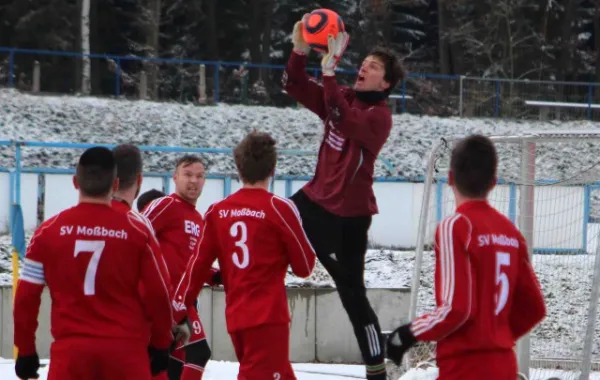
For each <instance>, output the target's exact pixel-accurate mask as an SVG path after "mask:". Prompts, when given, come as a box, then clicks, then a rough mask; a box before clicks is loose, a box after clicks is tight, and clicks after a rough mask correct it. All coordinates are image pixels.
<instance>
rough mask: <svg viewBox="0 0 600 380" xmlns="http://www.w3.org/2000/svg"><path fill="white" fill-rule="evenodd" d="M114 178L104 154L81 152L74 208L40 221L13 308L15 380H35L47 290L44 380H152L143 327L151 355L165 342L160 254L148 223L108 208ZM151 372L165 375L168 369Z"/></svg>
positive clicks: (167, 312) (167, 321) (168, 339)
mask: <svg viewBox="0 0 600 380" xmlns="http://www.w3.org/2000/svg"><path fill="white" fill-rule="evenodd" d="M116 175H117V168H116V163H115V159H114V156H113V153H112V152H111V151H110V150H109V149H106V148H103V147H94V148H90V149H88V150H86V151H85V152H84V153H83V154H82V155H81V157H80V159H79V163H78V165H77V169H76V174H75V176H74V178H73V183H74V185H75V188H76V189H77V190H78V191H79V202H78V204H77V205H76V206H74V207H71V208H68V209H67V210H65V211H62V212H60V213H59V214H57V215H56V216H54V217H52V218H50V219H48V220H46V221H45V222H44V223H42V224H41V225H40V227H39V228H38V229H37V230H36V231H35V234H34V235H33V237H32V239H31V242H30V244H29V247H28V249H27V253H26V255H25V259H24V262H23V272H22V275H21V278H20V279H19V283H18V285H17V292H16V295H15V301H14V310H13V320H14V341H15V346H17V348H18V356H17V360H16V364H15V372H16V374H17V376H18V377H19V378H20V379H34V378H38V374H37V371H38V369H39V358H38V355H37V353H36V345H35V332H36V329H37V326H38V322H37V321H38V314H39V309H40V304H41V296H42V292H43V290H44V287H45V286H47V287H48V290H49V291H50V296H51V299H52V304H51V332H52V337H53V338H54V342H53V343H52V347H51V349H50V356H51V357H52V361H51V363H50V370H49V373H48V379H49V380H77V379H92V378H93V379H101V380H109V379H110V380H129V379H139V380H150V378H151V371H150V368H151V367H150V361H149V358H148V353H147V350H148V343H149V342H148V338H149V337H148V325H149V324H150V329H151V338H150V348H151V349H155V350H166V349H168V348H169V346H170V345H171V343H172V341H173V335H172V333H171V328H172V327H173V319H172V313H171V307H170V304H171V295H172V294H171V292H170V286H169V280H168V279H167V278H165V277H164V276H163V274H164V275H166V274H167V273H166V270H164V271H162V270H161V267H160V265H159V264H160V260H161V259H160V254H161V253H160V247H159V245H158V242H157V241H156V239H155V238H154V237H153V234H152V231H151V228H150V227H149V225H148V224H147V221H145V220H143V218H141V217H140V216H139V215H138V214H136V213H130V212H123V211H121V210H117V209H115V208H113V207H111V195H112V193H113V191H115V190H116V189H117V188H118V183H119V181H118V179H117V178H116ZM140 284H141V285H142V288H143V289H144V290H145V292H144V295H140V292H139V289H140V288H139V286H140ZM155 369H156V370H157V371H165V370H166V361H165V362H164V366H163V367H162V368H155Z"/></svg>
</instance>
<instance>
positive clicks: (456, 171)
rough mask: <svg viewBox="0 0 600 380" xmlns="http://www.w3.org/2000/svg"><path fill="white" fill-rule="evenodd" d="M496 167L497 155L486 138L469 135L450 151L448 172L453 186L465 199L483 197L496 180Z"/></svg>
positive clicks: (491, 143) (490, 141)
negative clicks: (450, 173)
mask: <svg viewBox="0 0 600 380" xmlns="http://www.w3.org/2000/svg"><path fill="white" fill-rule="evenodd" d="M497 166H498V154H497V152H496V148H495V147H494V143H493V142H492V140H490V139H489V138H488V137H485V136H482V135H471V136H468V137H465V138H464V139H462V140H460V141H459V142H458V143H456V145H455V146H454V148H453V149H452V155H451V157H450V170H451V171H452V174H453V176H454V185H455V186H456V188H457V190H458V191H459V192H460V193H461V194H462V195H464V196H466V197H470V198H482V197H485V196H486V195H487V193H488V192H489V190H490V188H491V187H492V185H493V184H494V181H495V180H496V171H497Z"/></svg>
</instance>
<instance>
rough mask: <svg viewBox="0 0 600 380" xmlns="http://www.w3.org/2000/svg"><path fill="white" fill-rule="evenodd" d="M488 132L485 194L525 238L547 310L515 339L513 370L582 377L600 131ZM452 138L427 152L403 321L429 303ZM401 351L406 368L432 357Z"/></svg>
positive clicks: (589, 362)
mask: <svg viewBox="0 0 600 380" xmlns="http://www.w3.org/2000/svg"><path fill="white" fill-rule="evenodd" d="M491 138H492V140H494V142H495V144H496V149H497V151H498V158H499V168H498V179H499V182H498V185H497V186H496V188H495V189H494V190H493V191H492V192H491V194H490V197H489V200H490V203H491V204H492V205H493V206H494V207H495V208H497V209H498V210H499V211H500V212H502V213H503V214H504V215H506V216H507V217H508V218H509V219H510V220H511V221H513V222H514V223H515V224H516V225H517V226H518V227H519V229H520V230H521V232H522V234H523V235H524V237H525V238H526V240H527V242H528V246H529V249H530V255H531V257H532V263H533V267H534V269H535V271H536V273H537V275H538V277H539V279H540V283H541V286H542V290H543V293H544V296H545V300H546V305H547V311H548V315H547V317H546V318H545V319H544V321H543V322H542V323H541V325H539V326H538V327H537V328H535V329H534V330H533V331H532V332H531V334H530V335H529V336H528V337H526V338H524V339H522V340H521V341H520V342H519V343H518V345H517V348H516V350H517V355H518V360H519V368H520V371H521V372H523V373H524V374H525V375H527V376H528V377H529V379H530V380H531V379H540V380H541V379H544V380H545V379H549V378H552V377H553V376H555V377H558V378H561V379H584V378H585V379H588V378H589V376H588V373H589V372H590V371H592V372H594V371H600V363H599V362H598V360H600V324H599V323H598V320H599V319H600V318H599V317H598V315H597V313H596V305H597V300H598V288H599V287H600V281H599V280H600V278H599V277H600V275H599V274H600V273H599V272H600V259H599V256H600V255H597V254H596V249H597V246H598V243H597V241H598V240H597V237H598V232H599V231H600V229H599V228H598V226H600V224H596V222H595V221H597V220H600V191H598V192H596V191H595V189H596V186H597V184H598V183H599V181H600V132H594V131H593V130H588V131H554V132H548V131H544V132H531V133H527V134H524V135H522V136H492V137H491ZM455 141H457V140H456V139H453V138H450V139H441V141H440V142H439V143H438V144H437V145H436V146H435V147H434V149H433V150H432V152H431V154H430V157H429V161H428V167H427V176H426V179H425V184H424V190H423V201H422V208H421V217H420V220H419V234H418V238H417V247H416V259H415V267H414V275H413V284H412V289H413V291H412V292H411V307H410V318H414V316H415V315H420V314H421V313H424V312H426V311H430V310H432V309H433V308H434V306H435V298H434V289H433V286H434V268H435V267H434V262H435V255H434V252H433V238H434V233H435V228H436V225H437V224H438V223H439V222H440V221H441V220H442V219H443V218H445V217H447V216H449V215H452V214H453V213H454V211H455V203H454V197H453V194H452V190H451V188H450V187H449V186H448V184H447V172H448V166H449V161H450V153H451V149H452V147H453V145H454V143H455ZM519 312H522V313H527V310H522V311H519ZM590 315H591V316H592V317H590ZM409 355H410V356H409V358H408V360H407V362H406V364H407V365H408V366H409V367H411V368H412V367H415V366H416V365H417V364H418V363H420V362H435V345H434V344H419V345H418V346H417V347H415V349H413V350H411V352H410V354H409ZM599 375H600V373H599Z"/></svg>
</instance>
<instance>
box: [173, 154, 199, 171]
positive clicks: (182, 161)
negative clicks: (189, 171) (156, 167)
mask: <svg viewBox="0 0 600 380" xmlns="http://www.w3.org/2000/svg"><path fill="white" fill-rule="evenodd" d="M196 163H200V164H202V166H204V162H202V159H201V158H200V157H198V156H196V155H195V154H186V155H183V156H181V157H180V158H179V159H178V160H177V162H176V163H175V169H178V168H179V167H180V166H183V167H184V168H185V167H186V166H190V165H192V164H196Z"/></svg>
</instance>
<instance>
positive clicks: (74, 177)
mask: <svg viewBox="0 0 600 380" xmlns="http://www.w3.org/2000/svg"><path fill="white" fill-rule="evenodd" d="M73 187H74V188H75V190H79V182H78V181H77V176H76V175H74V176H73Z"/></svg>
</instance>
